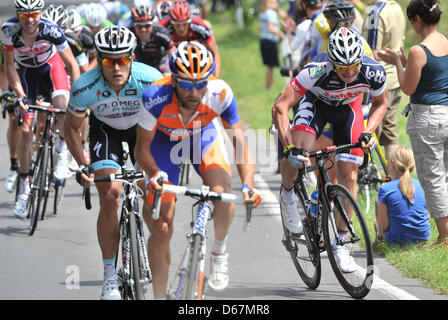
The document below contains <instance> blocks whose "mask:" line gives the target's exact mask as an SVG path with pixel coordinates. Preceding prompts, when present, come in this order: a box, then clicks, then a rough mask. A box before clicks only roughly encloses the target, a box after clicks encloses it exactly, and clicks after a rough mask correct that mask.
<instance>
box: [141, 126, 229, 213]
mask: <svg viewBox="0 0 448 320" xmlns="http://www.w3.org/2000/svg"><path fill="white" fill-rule="evenodd" d="M223 141H224V140H223V136H222V134H221V131H220V129H217V128H216V126H215V124H214V121H212V122H210V123H209V124H208V125H207V126H206V127H204V128H203V129H202V131H201V132H200V133H198V134H195V135H193V136H187V137H185V138H184V139H182V140H175V141H172V140H171V139H170V137H169V136H168V135H166V134H165V133H163V132H161V131H160V130H156V132H155V134H154V138H153V140H152V142H151V146H150V150H151V154H152V156H153V157H154V160H155V162H156V164H157V166H158V167H159V168H160V170H162V171H165V172H166V173H167V174H168V180H169V181H170V183H171V184H174V185H177V184H178V183H179V175H180V164H181V163H182V159H184V158H188V159H189V160H190V162H191V163H192V164H193V167H194V169H195V170H196V172H197V173H198V174H199V175H200V176H201V177H203V176H204V174H205V173H206V172H207V171H208V170H212V169H222V170H224V171H226V172H227V173H228V174H229V175H230V176H231V175H232V170H231V168H230V164H229V161H228V157H227V153H226V149H225V147H224V142H223ZM174 199H175V197H174V196H173V195H172V194H170V193H168V192H165V193H164V195H163V197H162V202H172V201H174ZM153 200H154V196H153V194H152V193H151V192H148V195H147V197H146V201H147V204H148V205H152V204H153Z"/></svg>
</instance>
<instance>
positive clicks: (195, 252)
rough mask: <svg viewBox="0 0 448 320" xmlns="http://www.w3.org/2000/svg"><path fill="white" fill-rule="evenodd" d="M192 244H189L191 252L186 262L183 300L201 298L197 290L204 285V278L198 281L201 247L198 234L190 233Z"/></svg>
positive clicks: (200, 289)
mask: <svg viewBox="0 0 448 320" xmlns="http://www.w3.org/2000/svg"><path fill="white" fill-rule="evenodd" d="M191 241H192V244H191V247H190V249H191V254H190V261H189V262H188V269H187V279H186V280H187V283H186V284H185V288H186V289H185V292H184V298H183V300H196V299H201V298H202V294H201V293H200V292H199V291H202V290H203V287H204V285H203V284H204V279H203V277H202V280H201V281H200V277H199V260H200V259H201V257H200V252H201V247H202V239H201V235H200V234H194V235H192V239H191Z"/></svg>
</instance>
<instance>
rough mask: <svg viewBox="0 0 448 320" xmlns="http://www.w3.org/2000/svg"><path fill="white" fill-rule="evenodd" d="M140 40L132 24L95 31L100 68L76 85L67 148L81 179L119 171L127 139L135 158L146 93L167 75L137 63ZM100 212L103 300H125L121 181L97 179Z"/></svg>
mask: <svg viewBox="0 0 448 320" xmlns="http://www.w3.org/2000/svg"><path fill="white" fill-rule="evenodd" d="M136 44H137V40H136V37H135V35H134V34H133V33H132V32H131V31H130V30H129V29H127V28H124V27H119V26H113V27H107V28H104V29H102V30H100V31H99V32H98V33H97V34H96V35H95V47H96V50H97V59H98V67H96V68H94V69H92V70H90V71H88V72H86V73H84V74H82V75H81V77H80V78H79V79H78V81H76V82H75V83H74V84H73V87H72V90H71V95H70V103H69V107H68V111H69V112H68V113H67V115H66V120H65V126H64V132H65V135H66V138H67V146H68V148H69V150H70V152H71V153H72V155H73V157H74V158H75V160H76V162H77V163H78V164H79V169H78V171H77V173H76V179H77V181H78V183H80V184H82V185H83V184H84V183H87V184H89V185H90V183H91V182H92V181H93V177H94V175H106V174H111V173H117V172H120V170H121V162H122V159H123V147H122V142H127V144H128V146H129V154H130V156H131V160H132V162H133V163H134V164H135V160H134V146H135V142H136V135H137V123H138V121H139V120H140V119H139V113H140V109H141V108H142V100H141V97H142V93H143V90H144V89H145V88H146V87H148V86H149V85H150V84H151V83H152V82H153V81H155V80H157V79H159V78H161V77H162V74H161V73H160V72H159V71H157V70H156V69H155V68H153V67H150V66H147V65H145V64H142V63H138V62H134V54H133V52H134V49H135V47H136ZM87 109H90V112H91V114H90V130H89V148H90V159H91V162H90V163H89V162H88V161H87V160H86V158H85V156H84V153H83V147H82V143H81V137H80V135H79V132H78V130H79V128H80V127H81V125H82V122H83V119H84V116H85V113H86V110H87ZM96 187H97V189H98V193H99V202H100V212H99V215H98V223H97V231H98V240H99V245H100V248H101V252H102V257H103V262H104V286H103V290H102V295H101V298H102V299H120V298H121V297H120V292H119V291H118V276H117V273H116V270H115V255H116V252H117V249H118V240H119V234H118V232H119V227H118V217H117V210H118V205H119V201H120V190H121V183H118V182H113V183H98V184H97V186H96Z"/></svg>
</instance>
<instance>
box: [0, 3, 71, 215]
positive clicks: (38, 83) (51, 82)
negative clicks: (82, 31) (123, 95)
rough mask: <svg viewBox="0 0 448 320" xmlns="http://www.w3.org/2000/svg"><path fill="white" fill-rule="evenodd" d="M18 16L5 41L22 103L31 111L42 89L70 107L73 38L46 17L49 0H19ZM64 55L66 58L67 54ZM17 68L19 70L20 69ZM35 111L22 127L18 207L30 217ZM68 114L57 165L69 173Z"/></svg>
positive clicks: (9, 23)
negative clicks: (69, 43)
mask: <svg viewBox="0 0 448 320" xmlns="http://www.w3.org/2000/svg"><path fill="white" fill-rule="evenodd" d="M14 5H15V8H16V12H17V16H16V17H13V18H11V19H9V20H8V21H6V22H5V23H4V24H3V26H2V30H1V31H2V32H1V38H2V39H1V40H2V42H3V52H4V58H5V71H6V74H7V77H8V81H9V84H10V85H11V87H12V89H13V90H14V92H15V93H16V95H17V98H18V103H17V106H18V107H19V108H20V110H22V111H24V112H27V111H28V103H35V100H36V97H37V95H38V94H42V95H43V96H44V97H45V98H46V99H48V100H50V99H51V101H52V104H53V105H54V106H55V107H56V108H60V109H65V108H66V107H67V102H68V95H69V91H70V83H69V80H68V77H67V73H66V71H65V67H67V69H68V71H69V74H70V80H71V81H72V82H73V81H75V80H76V79H77V78H78V77H79V67H78V64H77V63H76V60H75V58H74V57H73V54H72V52H71V50H70V48H69V45H68V43H67V40H66V38H65V36H64V34H63V32H62V31H61V29H60V28H59V26H57V25H56V24H54V23H52V22H51V21H49V20H46V19H44V18H42V19H41V15H42V8H43V7H44V0H14ZM61 58H62V59H61ZM16 68H17V69H16ZM32 115H33V113H30V112H27V113H25V115H24V118H23V119H24V121H23V124H22V126H21V137H20V145H19V162H20V169H19V172H20V175H21V179H22V182H23V183H21V187H20V191H19V196H18V199H17V201H16V204H15V206H14V210H13V212H14V215H15V216H16V217H18V218H22V219H23V218H25V217H26V205H27V202H28V198H29V194H30V187H29V170H30V164H31V161H30V160H31V150H32V148H31V143H32V137H33V130H31V127H32V123H33V116H32ZM63 122H64V116H63V115H61V116H58V126H59V129H60V137H59V140H58V143H57V144H56V147H55V149H56V155H57V166H56V169H55V176H56V177H57V178H58V179H62V178H65V176H66V174H67V169H66V168H67V152H66V151H67V148H66V146H65V141H64V140H63V135H62V125H63Z"/></svg>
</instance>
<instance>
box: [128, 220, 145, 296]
mask: <svg viewBox="0 0 448 320" xmlns="http://www.w3.org/2000/svg"><path fill="white" fill-rule="evenodd" d="M129 229H130V236H131V254H132V258H131V263H132V267H131V274H132V275H133V278H134V283H133V291H134V299H135V300H144V291H143V283H142V280H143V279H144V278H143V277H142V266H141V264H140V261H141V259H140V250H139V246H140V242H139V241H138V238H137V224H136V222H135V215H134V213H133V212H131V214H130V215H129ZM143 281H144V280H143Z"/></svg>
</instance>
